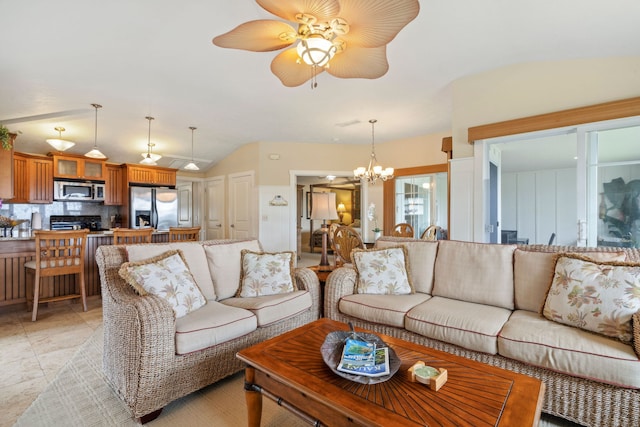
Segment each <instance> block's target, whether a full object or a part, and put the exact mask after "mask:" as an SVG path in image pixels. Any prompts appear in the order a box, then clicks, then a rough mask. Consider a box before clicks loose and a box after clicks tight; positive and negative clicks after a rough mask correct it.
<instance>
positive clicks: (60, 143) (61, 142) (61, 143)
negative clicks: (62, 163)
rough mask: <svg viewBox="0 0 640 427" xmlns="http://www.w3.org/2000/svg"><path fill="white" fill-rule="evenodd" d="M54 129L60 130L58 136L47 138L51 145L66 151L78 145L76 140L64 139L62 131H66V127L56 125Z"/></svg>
mask: <svg viewBox="0 0 640 427" xmlns="http://www.w3.org/2000/svg"><path fill="white" fill-rule="evenodd" d="M54 129H55V130H57V131H58V138H50V139H47V143H48V144H49V145H51V146H52V147H53V148H55V149H56V150H58V151H65V150H68V149H69V148H71V147H73V146H74V145H76V143H75V142H72V141H67V140H65V139H62V132H64V131H65V128H63V127H61V126H56V127H55V128H54Z"/></svg>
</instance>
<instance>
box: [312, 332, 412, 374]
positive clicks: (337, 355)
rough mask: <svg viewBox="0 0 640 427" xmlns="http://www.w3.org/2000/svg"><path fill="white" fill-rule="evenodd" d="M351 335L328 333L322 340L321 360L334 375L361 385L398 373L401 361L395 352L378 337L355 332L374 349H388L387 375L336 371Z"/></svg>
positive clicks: (347, 333) (348, 333) (351, 333)
mask: <svg viewBox="0 0 640 427" xmlns="http://www.w3.org/2000/svg"><path fill="white" fill-rule="evenodd" d="M353 334H354V333H353V332H351V331H335V332H329V333H328V334H327V337H326V338H325V340H324V343H322V346H321V347H320V352H321V353H322V359H323V360H324V363H326V365H327V366H328V367H329V368H330V369H331V370H332V371H333V372H334V373H335V374H336V375H339V376H341V377H343V378H346V379H348V380H351V381H355V382H357V383H361V384H377V383H382V382H385V381H387V380H389V379H391V377H392V376H393V374H395V373H396V372H398V369H400V364H401V362H402V361H401V360H400V358H399V357H398V356H397V355H396V352H395V351H393V349H392V348H391V347H389V346H388V345H387V344H386V343H385V342H384V341H382V339H380V337H379V336H377V335H374V334H368V333H364V332H356V336H357V338H358V339H360V340H363V341H367V342H373V343H375V344H376V347H387V348H388V349H389V350H388V351H389V374H388V375H382V376H379V377H369V376H365V375H354V374H349V373H347V372H342V371H339V370H338V365H339V364H340V359H341V358H342V350H343V349H344V344H345V341H346V340H347V338H351V337H352V336H353Z"/></svg>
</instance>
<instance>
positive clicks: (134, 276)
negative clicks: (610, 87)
mask: <svg viewBox="0 0 640 427" xmlns="http://www.w3.org/2000/svg"><path fill="white" fill-rule="evenodd" d="M118 273H120V276H121V277H122V278H123V279H124V280H126V281H127V283H128V284H130V285H131V286H132V287H133V288H134V289H135V290H136V291H137V292H138V293H139V294H140V295H148V294H153V295H157V296H159V297H161V298H164V299H165V300H167V301H168V302H169V304H171V307H172V308H173V311H174V312H175V313H176V318H179V317H183V316H185V315H187V314H188V313H190V312H192V311H194V310H197V309H198V308H200V307H202V306H203V305H205V304H206V303H207V300H206V299H205V297H204V296H203V295H202V292H201V291H200V288H198V285H197V284H196V281H195V280H194V278H193V275H192V274H191V272H190V271H189V268H188V267H187V263H186V262H185V261H184V256H183V255H182V251H181V250H171V251H167V252H164V253H163V254H161V255H158V256H156V257H153V258H149V259H146V260H143V261H137V262H125V263H124V264H122V266H121V267H120V270H119V271H118Z"/></svg>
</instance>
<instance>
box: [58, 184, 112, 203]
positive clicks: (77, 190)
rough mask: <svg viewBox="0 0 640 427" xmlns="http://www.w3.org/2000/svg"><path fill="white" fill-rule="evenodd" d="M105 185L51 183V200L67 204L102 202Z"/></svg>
mask: <svg viewBox="0 0 640 427" xmlns="http://www.w3.org/2000/svg"><path fill="white" fill-rule="evenodd" d="M104 191H105V185H104V183H100V182H82V181H59V180H56V181H53V199H54V200H59V201H67V202H103V201H104Z"/></svg>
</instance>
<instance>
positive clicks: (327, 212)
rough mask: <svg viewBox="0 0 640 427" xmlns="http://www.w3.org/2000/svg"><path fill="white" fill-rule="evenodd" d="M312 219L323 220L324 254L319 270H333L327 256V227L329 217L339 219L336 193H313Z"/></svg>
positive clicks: (321, 257)
mask: <svg viewBox="0 0 640 427" xmlns="http://www.w3.org/2000/svg"><path fill="white" fill-rule="evenodd" d="M311 219H312V220H322V229H321V232H322V255H321V256H320V266H319V267H318V270H319V271H328V270H331V266H330V265H329V259H328V257H327V237H328V234H329V229H328V228H327V220H328V219H338V212H337V210H336V193H311Z"/></svg>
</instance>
